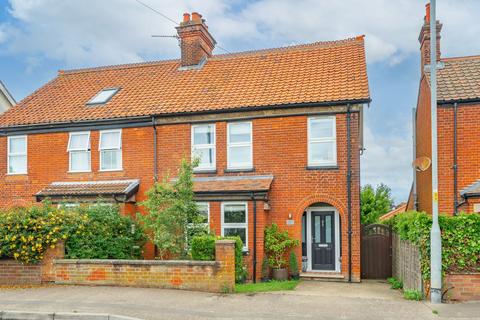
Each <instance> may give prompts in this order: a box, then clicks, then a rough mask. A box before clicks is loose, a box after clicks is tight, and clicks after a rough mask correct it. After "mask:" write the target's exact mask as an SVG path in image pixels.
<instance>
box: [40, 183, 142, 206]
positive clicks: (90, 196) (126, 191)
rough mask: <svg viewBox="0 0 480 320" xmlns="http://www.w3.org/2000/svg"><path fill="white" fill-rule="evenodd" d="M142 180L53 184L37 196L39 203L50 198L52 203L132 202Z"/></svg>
mask: <svg viewBox="0 0 480 320" xmlns="http://www.w3.org/2000/svg"><path fill="white" fill-rule="evenodd" d="M139 185H140V180H137V179H133V180H105V181H78V182H52V183H51V184H50V185H49V186H47V187H46V188H44V189H42V190H40V191H39V192H37V194H35V197H36V199H37V201H42V200H43V199H45V198H49V199H51V200H52V202H61V201H68V200H75V201H83V202H90V201H96V200H97V199H98V198H102V199H104V200H106V201H115V202H132V201H135V194H136V193H137V191H138V187H139Z"/></svg>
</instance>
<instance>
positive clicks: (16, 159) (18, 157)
mask: <svg viewBox="0 0 480 320" xmlns="http://www.w3.org/2000/svg"><path fill="white" fill-rule="evenodd" d="M7 149H8V151H7V152H8V156H7V158H8V160H7V161H8V165H7V166H8V171H7V172H8V174H26V173H27V136H15V137H8V146H7Z"/></svg>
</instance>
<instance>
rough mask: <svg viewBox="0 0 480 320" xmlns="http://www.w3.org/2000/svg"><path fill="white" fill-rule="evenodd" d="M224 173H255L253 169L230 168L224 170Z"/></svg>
mask: <svg viewBox="0 0 480 320" xmlns="http://www.w3.org/2000/svg"><path fill="white" fill-rule="evenodd" d="M224 171H225V172H242V171H255V168H254V167H232V168H228V167H227V169H225V170H224Z"/></svg>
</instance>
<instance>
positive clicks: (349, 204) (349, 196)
mask: <svg viewBox="0 0 480 320" xmlns="http://www.w3.org/2000/svg"><path fill="white" fill-rule="evenodd" d="M350 118H351V112H350V104H348V105H347V210H348V282H352V162H351V153H352V145H351V141H350V139H351V132H350V121H351V119H350Z"/></svg>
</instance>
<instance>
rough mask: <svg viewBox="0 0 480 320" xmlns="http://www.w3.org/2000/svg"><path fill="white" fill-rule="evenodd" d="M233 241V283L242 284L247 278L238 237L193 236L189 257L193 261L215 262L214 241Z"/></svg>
mask: <svg viewBox="0 0 480 320" xmlns="http://www.w3.org/2000/svg"><path fill="white" fill-rule="evenodd" d="M222 239H229V240H235V281H236V282H237V283H240V282H244V281H245V279H246V278H247V276H248V272H247V269H246V267H245V265H244V263H243V243H242V239H240V237H217V236H214V235H212V234H207V235H200V236H195V237H194V238H193V239H192V245H191V248H190V255H191V256H192V259H194V260H206V261H212V260H215V240H222Z"/></svg>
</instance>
